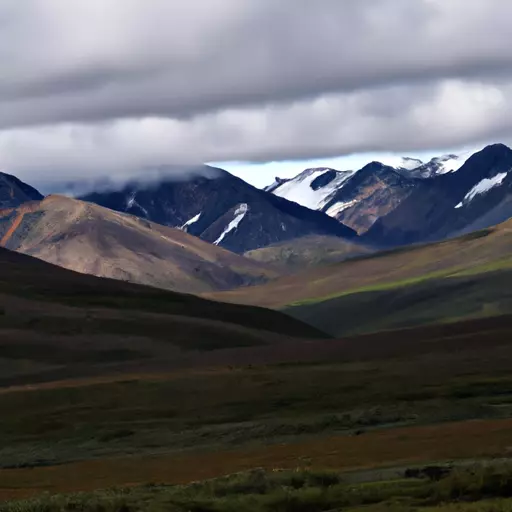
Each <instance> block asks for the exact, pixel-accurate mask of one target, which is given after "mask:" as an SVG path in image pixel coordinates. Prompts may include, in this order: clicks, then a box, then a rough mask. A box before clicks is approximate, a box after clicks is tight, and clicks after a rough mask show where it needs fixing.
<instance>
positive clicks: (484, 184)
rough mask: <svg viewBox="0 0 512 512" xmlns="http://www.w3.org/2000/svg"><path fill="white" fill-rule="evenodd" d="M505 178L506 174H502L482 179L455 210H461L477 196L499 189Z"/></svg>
mask: <svg viewBox="0 0 512 512" xmlns="http://www.w3.org/2000/svg"><path fill="white" fill-rule="evenodd" d="M507 176H508V173H507V172H502V173H500V174H497V175H496V176H494V177H493V178H484V179H483V180H482V181H480V182H479V183H477V184H476V185H475V186H474V187H473V188H472V189H471V190H470V191H469V192H468V193H467V194H466V196H465V197H464V199H463V200H462V201H461V202H460V203H459V204H458V205H457V206H456V207H455V208H462V207H463V206H464V205H465V204H467V203H469V202H471V201H472V200H473V199H474V198H475V197H476V196H477V195H480V194H485V193H486V192H489V190H491V189H493V188H495V187H499V186H500V185H501V184H502V183H503V180H504V179H505V178H506V177H507Z"/></svg>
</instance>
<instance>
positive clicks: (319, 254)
mask: <svg viewBox="0 0 512 512" xmlns="http://www.w3.org/2000/svg"><path fill="white" fill-rule="evenodd" d="M373 250H374V249H373V248H371V247H369V246H366V245H363V244H357V243H354V242H348V241H346V240H343V239H341V238H337V237H329V236H306V237H303V238H297V239H295V240H289V241H287V242H281V243H279V244H274V245H269V246H268V247H263V248H262V249H256V250H254V251H249V252H246V253H245V256H246V257H248V258H251V259H253V260H256V261H259V262H261V263H268V264H272V265H274V266H278V267H279V268H283V269H284V270H287V271H301V270H304V269H306V268H308V267H315V266H319V265H325V264H328V263H337V262H339V261H343V260H346V259H349V258H353V257H355V256H360V255H362V254H368V253H370V252H373Z"/></svg>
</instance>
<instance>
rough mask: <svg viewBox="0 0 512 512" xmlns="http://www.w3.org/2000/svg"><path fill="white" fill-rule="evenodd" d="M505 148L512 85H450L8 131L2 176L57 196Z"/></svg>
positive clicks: (1, 150) (1, 139) (0, 160)
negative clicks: (374, 156)
mask: <svg viewBox="0 0 512 512" xmlns="http://www.w3.org/2000/svg"><path fill="white" fill-rule="evenodd" d="M382 105H386V106H387V108H385V109H383V108H382ZM497 140H499V141H502V142H505V143H508V142H509V141H511V140H512V80H511V81H502V82H501V83H500V84H498V85H496V84H495V83H492V82H466V81H460V80H447V81H443V82H440V83H433V84H422V85H415V86H394V87H387V88H381V89H375V90H372V91H361V92H353V93H340V94H331V95H324V96H320V97H318V98H315V99H312V100H309V101H300V102H291V103H287V104H279V105H273V106H267V107H265V108H246V109H227V110H224V111H222V112H215V113H207V114H201V115H198V116H195V117H192V118H190V119H182V120H177V119H168V118H156V117H155V118H144V119H130V120H122V119H121V120H117V121H109V122H102V123H96V124H60V125H55V126H42V127H31V128H20V129H13V130H5V131H3V132H0V169H1V168H3V169H6V170H10V171H11V172H14V173H15V174H17V175H18V176H19V177H20V178H22V179H25V180H27V181H29V182H31V183H34V184H35V185H37V186H40V187H41V188H43V189H44V190H47V191H49V190H57V188H58V187H61V186H62V183H67V182H80V183H84V181H87V182H95V181H96V180H100V181H101V180H104V178H105V176H108V177H110V180H118V181H126V180H129V179H132V178H136V177H137V178H143V177H146V178H147V179H149V178H151V177H152V176H154V175H155V172H156V173H160V174H159V175H161V173H165V174H168V175H174V176H176V175H178V174H180V173H182V172H183V171H184V170H188V169H189V168H190V167H197V165H198V164H199V163H200V162H207V161H227V160H246V161H249V160H250V161H266V160H285V159H286V160H288V159H301V158H304V159H306V158H313V157H327V156H338V155H342V154H349V153H355V152H369V151H386V152H389V151H395V152H411V151H424V150H429V149H431V148H439V149H442V148H447V149H448V148H453V147H457V146H462V145H466V144H468V143H481V142H491V141H497ZM170 163H174V164H175V165H174V166H170V165H169V164H170ZM176 164H180V165H176ZM56 187H57V188H56Z"/></svg>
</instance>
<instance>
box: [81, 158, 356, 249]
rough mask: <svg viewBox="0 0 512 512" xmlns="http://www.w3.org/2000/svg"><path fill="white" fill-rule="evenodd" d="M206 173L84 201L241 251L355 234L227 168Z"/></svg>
mask: <svg viewBox="0 0 512 512" xmlns="http://www.w3.org/2000/svg"><path fill="white" fill-rule="evenodd" d="M204 174H205V175H204V176H194V177H191V179H189V180H181V181H165V180H164V181H161V182H158V183H154V184H152V185H141V184H130V185H127V186H125V187H123V188H121V189H120V190H117V191H109V192H97V193H92V194H87V195H86V196H84V197H82V199H83V200H85V201H89V202H92V203H96V204H99V205H100V206H105V207H107V208H110V209H112V210H116V211H120V212H126V213H130V214H132V215H136V216H138V217H141V218H142V219H146V220H150V221H152V222H156V223H158V224H162V225H164V226H170V227H177V228H180V229H182V230H183V231H186V232H187V233H190V234H192V235H195V236H198V237H200V238H202V239H203V240H206V241H208V242H210V243H212V244H215V245H218V246H222V247H224V248H226V249H229V250H231V251H234V252H238V253H244V252H246V251H250V250H253V249H258V248H261V247H266V246H268V245H270V244H273V243H278V242H283V241H286V240H291V239H293V238H299V237H302V236H306V235H313V234H315V235H331V236H340V237H346V238H352V237H354V236H355V233H354V231H353V230H351V229H350V228H347V227H346V226H344V225H343V224H340V223H339V222H337V221H336V220H335V219H332V218H330V217H329V216H328V215H325V214H324V213H322V212H319V211H315V210H310V209H308V208H305V207H304V206H301V205H299V204H296V203H295V202H290V201H287V200H286V199H284V198H281V197H278V196H277V195H274V194H272V193H270V192H266V191H264V190H259V189H256V188H255V187H253V186H251V185H249V184H248V183H246V182H245V181H243V180H241V179H239V178H236V177H235V176H233V175H231V174H229V173H228V172H226V171H224V170H221V169H217V170H216V171H215V172H212V171H211V168H210V169H209V172H205V173H204Z"/></svg>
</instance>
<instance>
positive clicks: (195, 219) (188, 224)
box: [179, 212, 203, 231]
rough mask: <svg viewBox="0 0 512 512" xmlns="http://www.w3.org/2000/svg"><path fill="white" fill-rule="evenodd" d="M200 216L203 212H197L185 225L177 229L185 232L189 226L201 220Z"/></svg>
mask: <svg viewBox="0 0 512 512" xmlns="http://www.w3.org/2000/svg"><path fill="white" fill-rule="evenodd" d="M202 214H203V212H199V213H198V214H197V215H196V216H195V217H192V218H191V219H190V220H188V221H187V222H185V224H183V226H181V227H180V228H179V229H181V230H182V231H186V230H187V228H188V227H189V226H191V225H192V224H195V223H196V222H197V221H198V220H199V219H200V218H201V215H202Z"/></svg>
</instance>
